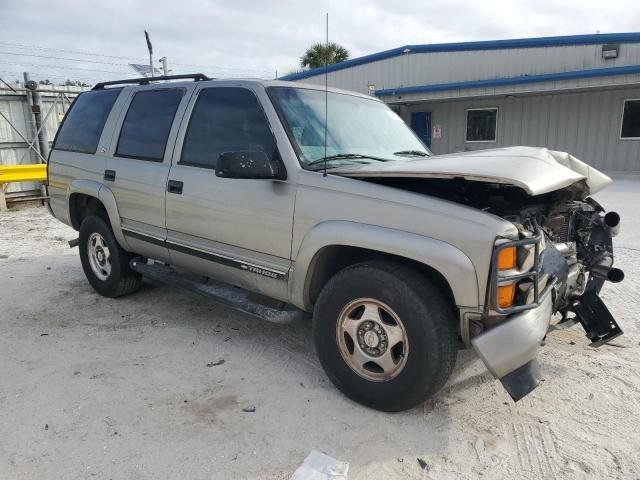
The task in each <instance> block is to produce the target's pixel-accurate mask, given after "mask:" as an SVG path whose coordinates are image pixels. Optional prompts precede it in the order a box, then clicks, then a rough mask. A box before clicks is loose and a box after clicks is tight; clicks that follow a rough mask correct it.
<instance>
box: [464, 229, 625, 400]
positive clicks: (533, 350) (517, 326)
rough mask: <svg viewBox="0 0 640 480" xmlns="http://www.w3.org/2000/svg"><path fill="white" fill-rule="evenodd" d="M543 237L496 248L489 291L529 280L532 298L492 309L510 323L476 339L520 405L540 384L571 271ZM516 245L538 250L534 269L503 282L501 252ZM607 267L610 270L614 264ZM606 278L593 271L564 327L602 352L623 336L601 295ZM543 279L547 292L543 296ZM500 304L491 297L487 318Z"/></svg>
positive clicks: (479, 350)
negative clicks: (542, 353) (544, 349)
mask: <svg viewBox="0 0 640 480" xmlns="http://www.w3.org/2000/svg"><path fill="white" fill-rule="evenodd" d="M543 235H544V234H543V233H542V232H540V231H539V230H538V231H536V232H535V235H534V236H533V237H532V238H528V239H524V240H516V241H511V242H506V243H503V244H501V245H499V246H497V247H496V251H495V252H494V258H493V261H492V266H493V268H492V272H493V273H492V276H491V285H490V290H489V292H490V293H493V292H495V291H496V289H497V286H498V285H499V283H500V282H501V281H504V280H525V281H526V280H530V281H531V282H532V289H533V298H532V301H531V302H529V303H527V304H526V305H518V306H512V307H509V308H506V309H500V308H496V307H491V308H492V310H493V311H494V312H497V313H499V314H503V315H505V320H504V321H503V322H501V323H499V324H497V325H496V326H493V327H492V328H490V329H489V330H486V331H484V332H483V333H481V334H480V335H478V336H476V337H474V338H473V339H471V344H472V346H473V348H474V350H475V351H476V353H477V355H478V356H479V357H480V359H481V360H482V361H483V363H484V364H485V366H486V367H487V369H488V370H489V371H490V372H491V373H492V374H493V375H494V376H495V377H496V378H497V379H499V380H500V381H501V383H502V385H503V386H504V388H505V389H506V390H507V392H508V393H509V395H510V396H511V398H513V400H515V401H517V400H519V399H521V398H522V397H524V396H525V395H527V394H528V393H530V392H531V391H532V390H533V389H535V388H536V387H537V386H538V384H539V383H540V374H539V368H538V363H537V356H538V351H539V349H540V347H541V346H542V345H543V343H544V339H545V337H546V335H547V333H548V331H549V330H551V329H555V328H554V327H550V322H551V319H552V317H553V315H554V314H555V313H556V311H557V301H558V295H559V292H561V291H563V285H565V284H566V281H567V275H568V271H569V268H568V265H567V262H566V260H565V259H564V257H563V256H562V254H561V253H560V251H559V250H558V249H557V248H556V246H555V245H554V244H553V243H551V242H547V243H545V242H544V238H543ZM511 245H514V246H527V245H529V246H533V248H534V251H535V260H534V264H533V267H532V268H531V269H530V270H529V271H527V272H524V273H518V274H516V275H510V276H506V277H499V276H498V274H497V268H495V267H496V260H495V259H496V257H497V253H498V252H499V251H500V250H501V249H502V248H506V247H508V246H511ZM611 263H612V260H611ZM607 268H609V269H610V268H611V265H609V266H608V267H607ZM605 278H606V275H605V274H603V272H598V271H597V270H595V269H594V271H592V272H591V275H590V277H589V280H588V282H587V284H586V288H585V289H584V291H583V292H582V294H581V295H580V296H578V297H575V298H573V299H572V300H571V302H570V303H571V306H570V307H569V308H568V309H565V310H562V311H561V313H562V314H563V321H564V322H565V323H563V324H562V325H565V324H575V323H577V322H579V323H580V324H581V325H582V327H583V328H584V330H585V332H586V335H587V337H588V338H589V339H590V340H591V346H593V347H599V346H601V345H603V344H605V343H606V342H608V341H610V340H612V339H613V338H615V337H617V336H619V335H622V333H623V332H622V330H621V329H620V327H619V326H618V324H617V323H616V321H615V319H614V318H613V316H612V315H611V313H610V312H609V310H608V309H607V307H606V306H605V304H604V302H603V301H602V300H601V299H600V297H599V295H598V294H599V292H600V289H601V287H602V284H603V282H604V279H605ZM541 279H542V280H543V281H542V285H544V287H543V288H542V291H539V283H540V280H541ZM612 281H613V280H612ZM618 281H619V280H618ZM493 295H495V294H493ZM496 304H497V297H496V296H493V298H491V299H489V298H488V302H487V311H486V312H485V313H487V312H488V309H489V307H490V306H492V305H496ZM568 311H571V312H573V313H574V314H575V317H574V318H573V319H568V318H567V317H566V313H567V312H568Z"/></svg>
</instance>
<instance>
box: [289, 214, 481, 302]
mask: <svg viewBox="0 0 640 480" xmlns="http://www.w3.org/2000/svg"><path fill="white" fill-rule="evenodd" d="M369 259H386V260H391V261H395V262H398V263H403V264H405V265H409V266H411V267H413V268H415V269H417V270H418V271H420V272H422V273H424V274H425V275H426V276H428V277H429V278H430V279H431V280H432V281H434V283H435V284H436V285H438V286H439V287H440V289H441V290H442V291H443V293H444V294H445V296H447V297H448V298H449V299H450V300H451V301H452V302H453V305H454V306H467V307H469V306H471V307H477V306H478V305H479V295H478V282H477V276H476V271H475V267H474V265H473V263H472V262H471V260H470V259H469V257H467V256H466V255H465V254H464V253H463V252H462V251H461V250H459V249H457V248H456V247H454V246H452V245H450V244H448V243H446V242H442V241H440V240H436V239H433V238H430V237H424V236H421V235H416V234H412V233H408V232H404V231H400V230H394V229H390V228H385V227H378V226H373V225H367V224H360V223H354V222H347V221H328V222H323V223H321V224H319V225H317V226H316V227H314V228H313V229H312V230H311V231H310V232H309V233H308V234H307V235H306V236H305V238H304V240H303V241H302V244H301V246H300V248H299V250H298V254H297V256H296V260H295V263H294V267H293V271H292V275H291V281H290V296H291V299H292V303H294V304H295V305H296V306H298V307H300V308H304V309H305V310H310V309H311V308H312V307H313V305H314V302H315V300H316V299H317V296H318V295H319V292H320V291H321V289H322V287H323V286H324V285H325V284H326V282H327V281H328V280H329V279H330V278H331V277H332V276H333V275H334V274H335V273H337V272H338V271H340V270H342V269H343V268H345V267H347V266H349V265H352V264H355V263H359V262H361V261H363V260H369Z"/></svg>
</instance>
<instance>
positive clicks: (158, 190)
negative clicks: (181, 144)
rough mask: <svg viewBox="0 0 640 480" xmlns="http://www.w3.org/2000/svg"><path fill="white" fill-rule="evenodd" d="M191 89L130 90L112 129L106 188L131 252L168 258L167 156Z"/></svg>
mask: <svg viewBox="0 0 640 480" xmlns="http://www.w3.org/2000/svg"><path fill="white" fill-rule="evenodd" d="M192 91H193V89H192V87H184V86H180V87H176V86H166V87H162V86H158V85H151V86H148V87H135V88H130V89H128V92H127V93H128V94H129V99H128V101H127V103H126V105H125V107H124V108H123V110H122V112H121V115H120V119H119V127H117V128H116V129H115V130H114V131H115V134H114V138H113V139H112V142H111V156H110V160H109V163H108V169H107V170H106V171H105V172H104V184H105V185H106V186H108V187H109V188H110V189H111V190H112V191H113V194H114V196H115V199H116V203H117V205H118V211H119V213H120V217H121V224H122V230H123V233H124V235H125V236H126V237H127V242H128V243H129V246H130V247H131V249H132V250H133V251H135V252H136V253H140V254H142V255H145V256H149V257H152V258H156V259H159V260H168V252H167V249H166V246H165V245H164V241H165V239H166V234H167V231H166V228H165V194H166V185H167V176H168V174H169V167H170V164H171V155H172V152H173V146H174V143H175V138H176V132H177V130H178V125H179V119H180V118H181V116H182V114H183V113H184V108H185V107H186V105H187V103H188V97H189V95H190V94H191V93H192Z"/></svg>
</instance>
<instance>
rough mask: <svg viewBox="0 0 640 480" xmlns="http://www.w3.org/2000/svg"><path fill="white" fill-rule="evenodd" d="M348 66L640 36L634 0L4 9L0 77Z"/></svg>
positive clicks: (54, 1)
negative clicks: (303, 63)
mask: <svg viewBox="0 0 640 480" xmlns="http://www.w3.org/2000/svg"><path fill="white" fill-rule="evenodd" d="M326 13H328V14H329V39H330V41H333V42H336V43H339V44H341V45H342V46H344V47H345V48H347V50H348V51H349V52H350V55H351V57H352V58H355V57H359V56H362V55H366V54H369V53H375V52H379V51H382V50H387V49H390V48H395V47H399V46H403V45H407V44H424V43H446V42H458V41H473V40H497V39H505V38H524V37H540V36H552V35H572V34H586V33H596V32H600V33H611V32H631V31H637V30H638V29H640V3H639V2H638V0H611V1H609V2H602V1H601V0H579V1H574V0H537V1H534V0H520V1H515V0H514V1H495V2H491V1H483V2H480V1H477V0H449V1H444V0H430V1H425V0H392V1H389V0H384V1H383V0H368V1H365V0H328V1H316V2H309V1H302V0H301V1H293V0H280V1H275V2H274V1H271V2H269V1H265V0H233V1H228V0H218V1H211V0H172V1H170V0H155V1H148V0H106V1H105V0H102V1H94V0H74V1H68V0H50V1H42V0H41V1H36V0H0V78H3V79H5V80H7V81H12V80H15V79H18V78H21V77H22V75H21V72H23V71H28V72H30V74H31V77H32V78H33V79H36V80H43V79H49V80H51V81H52V82H54V83H62V82H63V81H64V80H65V79H71V80H81V81H85V82H87V83H95V82H98V81H104V80H114V79H120V78H128V77H132V76H133V77H135V76H137V75H136V74H135V73H134V72H133V70H132V69H131V68H130V67H129V66H128V64H129V63H147V64H148V62H149V57H148V53H147V47H146V43H145V39H144V30H145V29H146V30H148V32H149V34H150V35H151V41H152V43H153V50H154V63H155V64H156V65H158V66H159V64H158V62H157V59H159V58H160V57H162V56H166V57H167V60H168V63H169V68H170V69H171V70H172V73H175V74H178V73H193V72H202V73H205V74H208V75H209V76H213V77H217V78H227V77H259V78H274V77H275V76H276V73H277V74H278V75H279V76H282V75H285V74H287V73H290V72H292V71H294V70H297V69H299V68H300V67H299V61H300V57H301V56H302V55H303V54H304V51H305V50H306V48H307V47H308V46H310V45H311V44H313V43H314V42H323V41H324V38H325V14H326Z"/></svg>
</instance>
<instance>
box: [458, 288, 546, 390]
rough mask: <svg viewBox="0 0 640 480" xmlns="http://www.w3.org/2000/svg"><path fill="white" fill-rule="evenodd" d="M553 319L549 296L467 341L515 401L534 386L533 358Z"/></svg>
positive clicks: (536, 378) (535, 380) (535, 370)
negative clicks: (537, 304) (536, 305)
mask: <svg viewBox="0 0 640 480" xmlns="http://www.w3.org/2000/svg"><path fill="white" fill-rule="evenodd" d="M552 315H553V302H552V301H551V295H547V296H546V297H545V298H544V300H542V303H541V304H540V305H539V306H538V307H536V308H531V309H528V310H526V311H524V312H521V313H516V314H514V315H513V316H511V317H510V318H509V319H508V320H507V321H505V322H504V323H501V324H500V325H498V326H496V327H494V328H492V329H491V330H488V331H486V332H484V333H482V334H481V335H479V336H477V337H475V338H474V339H472V340H471V344H472V345H473V348H474V350H475V351H476V353H477V354H478V356H479V357H480V359H481V360H482V361H483V363H484V364H485V366H486V367H487V369H488V370H489V371H490V372H491V373H492V374H493V376H494V377H496V378H498V379H500V381H501V382H502V384H503V385H504V387H505V389H506V390H507V392H509V395H511V398H513V399H514V400H519V399H520V398H522V397H524V396H525V395H526V394H527V393H529V392H531V390H533V389H534V388H535V387H536V386H537V385H538V383H539V382H540V377H539V374H538V368H537V362H536V357H537V356H538V350H540V347H541V345H542V342H543V340H544V337H545V336H546V334H547V330H548V328H549V321H550V320H551V316H552Z"/></svg>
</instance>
